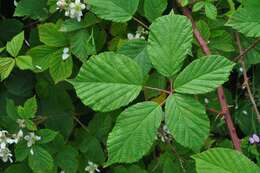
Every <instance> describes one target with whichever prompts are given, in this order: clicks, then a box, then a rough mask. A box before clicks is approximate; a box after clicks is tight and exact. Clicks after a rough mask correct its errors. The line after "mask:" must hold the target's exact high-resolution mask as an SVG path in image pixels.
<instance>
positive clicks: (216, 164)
mask: <svg viewBox="0 0 260 173" xmlns="http://www.w3.org/2000/svg"><path fill="white" fill-rule="evenodd" d="M192 158H193V159H195V161H196V170H197V172H198V173H208V172H210V173H238V172H243V173H253V172H255V173H256V172H260V169H259V167H258V166H257V165H256V164H255V163H253V162H252V161H251V160H249V159H248V158H247V157H246V156H244V155H243V154H242V153H240V152H238V151H235V150H232V149H227V148H213V149H209V150H207V151H205V152H203V153H200V154H196V155H194V156H192Z"/></svg>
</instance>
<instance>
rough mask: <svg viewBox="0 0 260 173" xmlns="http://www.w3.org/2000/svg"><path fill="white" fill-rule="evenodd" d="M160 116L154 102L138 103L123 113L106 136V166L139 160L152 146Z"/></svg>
mask: <svg viewBox="0 0 260 173" xmlns="http://www.w3.org/2000/svg"><path fill="white" fill-rule="evenodd" d="M162 114H163V112H162V109H161V106H160V105H159V104H157V103H155V102H143V103H138V104H135V105H133V106H131V107H129V108H127V109H126V110H125V111H123V112H122V113H121V114H120V115H119V116H118V118H117V121H116V125H115V127H114V129H113V130H112V132H111V133H110V134H109V136H108V142H107V144H108V161H107V165H111V164H113V163H123V162H124V163H132V162H135V161H137V160H139V159H141V158H142V157H143V156H144V155H145V154H146V153H147V152H148V151H149V150H150V148H151V146H152V144H153V141H154V139H155V137H156V134H157V129H158V128H159V126H160V124H161V120H162Z"/></svg>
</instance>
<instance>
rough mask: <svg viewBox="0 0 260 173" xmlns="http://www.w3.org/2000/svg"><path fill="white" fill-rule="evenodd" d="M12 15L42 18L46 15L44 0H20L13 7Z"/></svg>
mask: <svg viewBox="0 0 260 173" xmlns="http://www.w3.org/2000/svg"><path fill="white" fill-rule="evenodd" d="M14 16H19V17H20V16H29V17H31V18H32V19H40V20H43V19H45V18H47V17H48V10H47V4H46V0H37V1H35V0H21V1H20V2H19V3H18V5H17V7H16V8H15V12H14Z"/></svg>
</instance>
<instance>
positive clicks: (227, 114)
mask: <svg viewBox="0 0 260 173" xmlns="http://www.w3.org/2000/svg"><path fill="white" fill-rule="evenodd" d="M183 14H184V15H185V16H186V17H188V18H189V19H190V20H191V22H192V29H193V34H194V36H195V38H196V40H197V41H198V43H199V45H200V47H201V49H202V50H203V52H204V53H205V54H206V55H210V54H211V52H210V49H209V47H208V45H207V43H206V41H205V40H204V39H203V37H202V36H201V34H200V32H199V30H198V29H197V26H196V23H195V21H194V20H193V18H192V16H191V13H190V11H189V9H187V8H184V9H183ZM217 93H218V99H219V102H220V105H221V109H222V114H223V115H224V119H225V122H226V124H227V127H228V130H229V135H230V137H231V140H232V143H233V145H234V148H235V149H236V150H238V151H241V147H240V139H239V138H238V136H237V132H236V128H235V126H234V123H233V120H232V118H231V115H230V112H229V109H228V104H227V101H226V97H225V94H224V89H223V87H222V86H220V87H219V88H218V89H217Z"/></svg>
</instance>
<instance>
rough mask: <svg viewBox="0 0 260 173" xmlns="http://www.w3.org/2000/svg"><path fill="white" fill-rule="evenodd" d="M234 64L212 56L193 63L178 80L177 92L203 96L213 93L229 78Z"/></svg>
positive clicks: (176, 83) (223, 58)
mask: <svg viewBox="0 0 260 173" xmlns="http://www.w3.org/2000/svg"><path fill="white" fill-rule="evenodd" d="M233 66H234V63H232V62H231V61H229V60H228V59H226V58H225V57H222V56H217V55H211V56H206V57H203V58H200V59H197V60H195V61H193V62H192V63H191V64H190V65H188V66H187V67H186V68H185V69H184V70H183V71H182V72H181V73H180V74H179V75H178V76H177V78H176V80H175V83H174V88H175V91H176V92H179V93H185V94H202V93H207V92H210V91H213V90H214V89H216V88H217V87H218V86H220V85H221V84H223V83H224V82H225V81H226V80H227V79H228V77H229V74H230V71H231V70H232V68H233Z"/></svg>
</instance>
